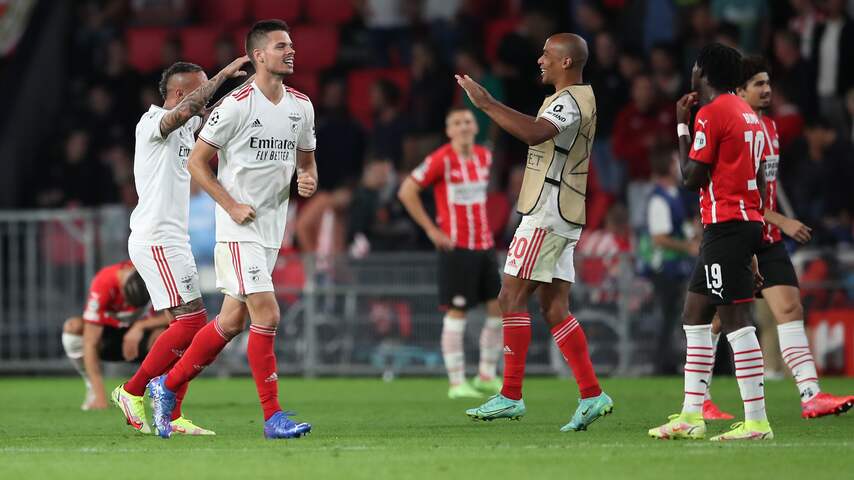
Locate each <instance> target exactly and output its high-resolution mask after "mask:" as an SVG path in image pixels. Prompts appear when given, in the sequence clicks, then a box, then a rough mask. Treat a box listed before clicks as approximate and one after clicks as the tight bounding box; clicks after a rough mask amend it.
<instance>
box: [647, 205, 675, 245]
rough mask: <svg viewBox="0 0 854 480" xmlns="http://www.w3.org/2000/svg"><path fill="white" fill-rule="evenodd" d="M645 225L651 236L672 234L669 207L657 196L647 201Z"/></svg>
mask: <svg viewBox="0 0 854 480" xmlns="http://www.w3.org/2000/svg"><path fill="white" fill-rule="evenodd" d="M646 224H647V228H648V229H649V234H650V235H651V236H655V235H670V234H672V233H673V219H672V218H671V217H670V206H669V205H667V202H666V201H665V200H664V199H663V198H661V197H660V196H658V195H653V196H652V198H650V199H649V206H648V207H647V211H646Z"/></svg>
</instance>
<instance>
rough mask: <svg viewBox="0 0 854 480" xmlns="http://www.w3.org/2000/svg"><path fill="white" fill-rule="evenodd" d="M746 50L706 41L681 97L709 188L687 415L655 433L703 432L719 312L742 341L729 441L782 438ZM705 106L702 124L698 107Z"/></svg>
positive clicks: (681, 129)
mask: <svg viewBox="0 0 854 480" xmlns="http://www.w3.org/2000/svg"><path fill="white" fill-rule="evenodd" d="M741 72H742V68H741V54H739V53H738V52H737V51H735V50H734V49H732V48H729V47H726V46H724V45H721V44H719V43H713V44H710V45H707V46H705V47H703V49H702V50H701V51H700V53H699V55H698V56H697V62H696V63H695V64H694V68H693V71H692V75H691V87H692V89H693V91H692V92H691V93H688V94H687V95H684V96H683V97H682V98H681V99H680V100H679V101H678V102H677V104H676V115H677V120H678V122H679V124H678V127H677V135H678V137H679V153H680V166H681V168H682V177H683V179H684V180H683V181H684V184H685V186H686V187H688V188H698V189H699V190H700V215H701V218H702V222H703V240H702V244H701V245H700V257H699V258H698V259H697V264H696V265H695V267H694V273H693V275H692V278H691V280H690V284H689V286H688V293H687V296H686V298H685V309H684V311H683V314H682V320H683V323H684V326H683V328H684V329H685V336H686V338H687V347H688V348H687V353H686V359H685V388H684V392H685V400H684V403H683V405H682V412H681V413H679V414H676V415H671V417H670V421H669V422H668V423H666V424H664V425H661V426H659V427H656V428H652V429H650V430H649V432H648V433H649V435H650V436H652V437H654V438H661V439H675V438H689V439H702V438H705V435H706V424H705V422H704V421H703V411H702V409H703V398H704V397H705V393H706V385H708V383H709V378H710V377H711V375H712V367H713V366H714V357H713V356H712V350H713V347H712V318H713V317H714V315H715V311H716V310H717V313H718V315H720V318H721V325H722V326H723V332H724V333H726V336H727V340H728V341H729V343H730V345H731V346H732V351H733V359H734V360H735V371H736V379H737V380H738V388H739V391H740V393H741V399H742V401H743V402H744V421H743V422H738V423H736V424H735V425H733V428H732V430H731V431H729V432H726V433H723V434H721V435H717V436H715V437H712V439H711V440H713V441H720V440H767V439H771V438H774V434H773V432H772V431H771V425H770V424H769V423H768V418H767V417H766V415H765V384H764V365H763V361H762V349H761V348H760V347H759V340H758V339H757V338H756V328H754V327H753V326H751V315H750V302H752V301H753V289H754V275H753V271H752V269H751V266H752V260H753V258H754V255H755V253H756V252H757V251H759V248H760V245H761V242H762V229H763V227H764V224H763V222H762V217H763V213H762V210H761V208H762V199H761V194H760V190H759V185H758V182H757V178H756V173H757V170H758V169H759V163H760V161H761V159H762V152H763V149H764V145H765V133H764V132H763V131H762V123H761V122H760V120H759V117H758V116H757V115H756V113H754V112H753V110H752V109H751V108H750V105H748V104H747V103H745V102H744V100H742V99H741V98H739V97H738V96H737V95H735V90H736V88H738V87H739V86H740V85H741V84H742V83H743V79H742V73H741ZM698 102H699V103H700V104H702V107H701V108H700V110H699V112H697V117H696V120H695V123H694V142H693V146H692V145H691V141H690V138H691V137H690V132H689V129H688V125H687V122H688V121H689V120H690V116H691V108H692V107H693V106H694V105H695V104H697V103H698Z"/></svg>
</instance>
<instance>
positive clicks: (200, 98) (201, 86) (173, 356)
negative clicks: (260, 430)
mask: <svg viewBox="0 0 854 480" xmlns="http://www.w3.org/2000/svg"><path fill="white" fill-rule="evenodd" d="M247 61H248V58H246V57H245V56H244V57H241V58H238V59H236V60H234V61H233V62H232V63H230V64H229V65H228V66H226V67H225V68H223V69H222V71H220V72H219V73H217V74H216V75H215V76H214V77H213V78H211V79H210V80H208V78H207V76H206V75H205V72H204V70H202V68H201V67H200V66H198V65H195V64H192V63H186V62H178V63H175V64H174V65H172V66H170V67H169V68H168V69H166V70H165V71H164V72H163V75H162V78H161V80H160V85H159V87H160V93H161V95H162V96H163V100H164V103H163V107H159V106H157V105H152V106H151V108H149V109H148V111H147V112H145V113H144V114H143V115H142V118H140V120H139V123H137V126H136V147H135V151H134V177H135V182H136V190H137V194H138V195H139V202H138V204H137V206H136V208H135V209H134V211H133V213H132V214H131V217H130V228H131V234H130V237H129V238H128V253H129V254H130V258H131V261H133V264H134V265H135V266H136V269H137V271H138V272H139V273H140V275H141V276H142V279H143V280H144V281H145V287H146V289H147V290H148V293H149V295H150V296H151V304H152V307H153V308H154V310H156V311H165V312H166V314H167V316H168V317H170V320H171V322H170V325H169V328H167V329H166V331H165V332H163V334H161V335H160V336H159V337H158V338H157V341H155V342H154V345H152V347H151V350H150V351H149V353H148V355H147V356H146V357H145V360H144V361H143V362H142V365H140V367H139V370H137V372H136V373H135V374H134V376H133V377H132V378H131V379H130V380H129V381H128V382H127V383H125V384H124V385H119V386H118V387H116V389H115V390H113V393H112V400H113V403H114V404H115V405H116V406H117V407H119V408H120V409H121V410H122V413H123V414H124V416H125V420H127V423H128V424H129V425H131V426H132V427H134V428H135V429H136V430H138V431H140V432H142V433H149V432H150V431H151V429H150V427H149V425H148V422H147V421H146V419H145V407H144V403H143V394H144V393H145V388H146V385H147V384H148V382H149V381H150V380H151V379H152V378H154V377H156V376H158V375H161V374H162V373H163V372H165V371H166V370H168V369H169V368H170V367H171V366H172V365H174V364H175V362H176V361H177V360H178V358H180V357H181V354H182V353H183V351H184V349H186V348H187V347H188V346H189V345H190V342H191V341H192V339H193V336H194V335H195V334H196V332H198V331H199V329H201V328H202V327H203V326H204V325H205V322H206V321H207V312H206V311H205V307H204V304H203V303H202V299H201V292H200V291H199V281H198V274H197V272H196V262H195V260H194V258H193V254H192V252H191V250H190V243H189V242H190V237H189V235H188V234H187V226H188V216H189V202H190V174H189V172H188V171H187V160H188V158H189V156H190V150H191V149H192V148H193V143H194V135H195V133H196V131H197V130H198V129H199V127H201V125H202V118H201V115H203V114H204V113H205V105H206V104H207V103H208V101H209V100H210V98H211V97H212V96H213V94H214V93H215V92H216V90H217V89H218V88H219V87H220V85H222V83H223V82H224V81H225V80H227V79H229V78H233V77H239V76H243V75H246V72H243V71H241V70H240V67H241V66H242V65H243V64H245V63H246V62H247ZM185 392H186V389H183V390H181V391H180V392H178V399H179V401H178V402H176V403H178V404H179V405H180V400H181V399H183V396H184V393H185ZM174 410H175V411H176V413H175V415H177V416H175V415H173V414H172V411H170V412H169V415H170V418H169V421H168V422H167V425H168V427H169V428H170V430H174V431H176V432H178V433H187V434H193V435H212V434H213V432H211V431H210V430H205V429H203V428H199V427H197V426H195V425H193V424H192V422H190V421H189V420H187V419H185V418H183V417H180V408H177V409H174Z"/></svg>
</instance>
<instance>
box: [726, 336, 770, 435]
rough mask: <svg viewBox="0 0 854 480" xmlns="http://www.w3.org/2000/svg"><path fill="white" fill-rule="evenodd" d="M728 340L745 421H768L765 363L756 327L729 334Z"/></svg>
mask: <svg viewBox="0 0 854 480" xmlns="http://www.w3.org/2000/svg"><path fill="white" fill-rule="evenodd" d="M726 338H727V340H729V344H730V346H731V347H732V352H733V359H734V360H735V378H736V379H737V380H738V389H739V391H740V392H741V400H742V401H743V402H744V419H745V420H766V419H767V417H766V416H765V362H764V361H763V360H762V349H761V348H760V347H759V339H758V338H756V327H744V328H740V329H738V330H736V331H734V332H732V333H728V334H727V336H726Z"/></svg>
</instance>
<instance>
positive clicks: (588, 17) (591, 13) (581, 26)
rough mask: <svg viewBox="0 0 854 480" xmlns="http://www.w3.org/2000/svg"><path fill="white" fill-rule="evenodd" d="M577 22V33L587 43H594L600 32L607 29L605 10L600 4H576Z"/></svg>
mask: <svg viewBox="0 0 854 480" xmlns="http://www.w3.org/2000/svg"><path fill="white" fill-rule="evenodd" d="M575 3H576V7H575V21H576V24H577V27H578V30H577V33H578V34H579V35H581V36H582V37H583V38H584V40H585V41H586V42H587V43H593V39H594V38H595V37H596V35H597V34H598V33H599V32H602V31H604V30H605V29H606V28H607V20H606V16H605V13H606V12H605V9H604V7H603V6H602V5H601V3H600V2H593V1H590V0H582V1H579V2H575Z"/></svg>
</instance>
